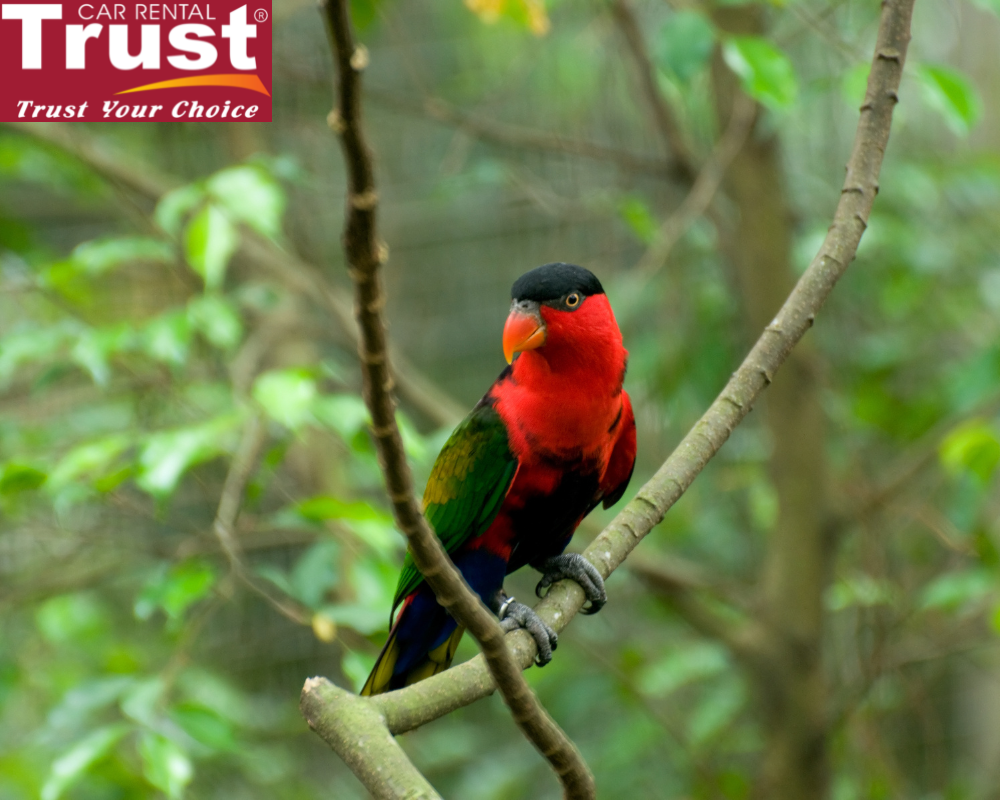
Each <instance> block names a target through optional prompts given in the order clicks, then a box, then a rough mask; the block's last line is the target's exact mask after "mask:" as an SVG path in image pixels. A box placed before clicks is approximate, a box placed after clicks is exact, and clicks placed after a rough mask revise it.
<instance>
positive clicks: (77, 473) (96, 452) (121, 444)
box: [48, 433, 132, 490]
mask: <svg viewBox="0 0 1000 800" xmlns="http://www.w3.org/2000/svg"><path fill="white" fill-rule="evenodd" d="M131 444H132V439H131V437H130V436H129V435H127V434H124V433H122V434H116V435H114V436H107V437H105V438H103V439H97V440H96V441H93V442H87V443H86V444H81V445H77V446H76V447H74V448H73V449H72V450H70V451H69V452H68V453H66V455H64V456H63V457H62V458H61V459H60V460H59V463H57V464H56V467H55V469H53V470H52V473H51V474H50V475H49V481H48V488H50V489H53V490H56V489H59V488H62V487H63V486H65V485H66V484H67V483H70V482H72V481H75V480H78V479H80V478H81V477H83V476H90V478H91V479H92V480H96V479H98V478H100V477H102V476H104V475H106V474H107V473H108V471H109V470H110V469H111V468H112V467H114V465H115V462H116V461H117V460H118V457H119V456H120V455H121V454H122V453H124V452H125V450H127V449H128V448H129V447H130V446H131Z"/></svg>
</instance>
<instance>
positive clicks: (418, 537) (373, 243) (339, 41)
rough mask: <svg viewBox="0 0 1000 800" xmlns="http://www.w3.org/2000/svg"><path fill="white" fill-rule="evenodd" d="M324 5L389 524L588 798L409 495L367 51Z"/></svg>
mask: <svg viewBox="0 0 1000 800" xmlns="http://www.w3.org/2000/svg"><path fill="white" fill-rule="evenodd" d="M323 8H324V11H325V17H326V21H327V23H328V32H329V35H330V44H331V49H332V50H333V56H334V60H335V62H336V66H337V76H338V83H339V85H338V89H339V91H338V95H339V98H338V104H337V106H336V108H335V110H334V111H332V112H330V115H329V117H328V119H327V121H328V123H329V125H330V128H331V129H332V130H333V131H335V132H336V133H337V134H338V135H339V136H340V142H341V146H342V149H343V152H344V161H345V163H346V167H347V178H348V187H347V204H346V205H347V219H346V222H345V225H344V238H343V243H344V253H345V255H346V259H347V264H348V269H349V270H350V273H351V278H352V279H353V281H354V284H355V302H356V313H357V317H358V325H359V327H360V329H361V337H360V346H359V357H360V359H361V365H362V375H363V378H364V396H365V403H366V405H367V406H368V409H369V412H370V413H371V417H372V430H371V432H372V437H373V438H374V439H375V447H376V450H377V452H378V455H379V464H380V466H381V468H382V472H383V475H384V477H385V482H386V489H387V491H388V495H389V499H390V501H391V502H392V507H393V512H394V516H395V518H396V524H397V525H398V526H399V528H400V530H401V531H402V532H403V533H404V534H405V535H406V538H407V541H408V543H409V549H410V552H411V553H412V554H413V559H414V561H415V562H416V565H417V568H418V569H419V570H420V572H421V574H423V576H424V578H426V580H427V583H428V584H429V585H430V587H431V589H432V590H433V591H434V594H435V596H436V597H437V600H438V603H440V604H441V605H442V606H443V607H444V608H445V609H446V610H447V611H448V613H450V614H451V616H452V617H454V618H455V620H456V621H457V622H458V624H459V625H460V626H461V627H464V628H466V629H467V630H468V631H469V632H470V633H471V634H472V635H473V636H474V637H475V639H476V641H477V642H478V643H479V646H480V648H481V650H482V653H483V656H484V658H485V659H486V662H487V664H488V665H489V670H490V674H491V675H492V676H493V680H494V681H495V682H496V685H497V686H498V687H499V689H500V693H501V695H502V696H503V699H504V702H505V703H506V704H507V705H508V707H509V708H510V710H511V714H512V716H513V717H514V721H515V722H516V723H517V724H518V726H519V727H520V728H521V730H522V732H523V733H524V734H525V736H526V737H527V738H528V739H529V741H531V742H532V744H534V745H535V747H536V748H538V750H539V752H541V753H542V755H544V756H545V757H546V758H547V759H548V760H549V762H550V763H551V765H552V768H553V769H554V770H555V772H556V774H557V775H558V776H559V778H560V780H561V781H562V783H563V788H564V790H565V795H566V797H567V798H594V797H596V789H595V786H594V778H593V775H591V773H590V770H589V769H588V768H587V765H586V763H585V762H584V760H583V758H582V756H581V755H580V753H579V751H578V750H577V749H576V746H575V745H574V744H573V743H572V742H571V741H570V740H569V738H567V736H566V734H564V733H563V732H562V730H561V729H560V728H559V726H558V725H557V724H556V723H555V721H554V720H553V719H552V718H551V717H550V716H549V715H548V713H547V712H546V711H545V709H544V708H542V706H541V704H540V703H539V702H538V698H536V697H535V695H534V693H533V692H532V691H531V689H530V688H529V687H528V684H527V682H526V681H525V679H524V675H523V674H522V671H521V667H520V666H519V665H518V664H517V663H516V662H515V661H514V659H513V658H512V656H511V653H510V651H509V650H508V649H507V645H506V643H505V642H504V632H503V630H502V629H501V627H500V624H499V622H498V621H497V619H496V617H494V616H493V614H492V613H491V612H490V611H489V610H488V609H487V608H486V606H485V605H483V603H482V602H481V601H480V599H479V598H478V597H477V596H476V595H475V594H474V593H473V592H472V590H471V589H470V588H469V587H468V585H467V584H466V583H465V581H464V580H463V578H462V576H461V574H460V573H459V572H458V570H457V569H456V568H455V565H454V564H452V562H451V559H449V558H448V555H447V553H446V552H445V550H444V548H443V547H442V545H441V542H440V540H439V539H438V538H437V536H436V535H435V534H434V532H433V530H431V528H430V526H429V525H428V524H427V521H426V520H425V519H424V517H423V515H422V514H421V512H420V508H419V506H418V505H417V501H416V498H415V497H414V495H413V487H412V478H411V475H410V468H409V465H408V464H407V462H406V455H405V453H404V451H403V440H402V438H401V436H400V433H399V427H398V426H397V424H396V408H395V400H394V399H393V396H392V388H393V383H392V377H391V375H390V372H389V360H388V355H387V352H386V344H387V342H386V332H385V324H384V322H383V319H382V309H383V308H384V306H385V295H384V294H383V291H382V285H381V274H380V267H381V265H382V263H383V262H384V261H385V260H386V258H387V256H388V248H387V247H386V245H385V244H384V243H382V242H380V241H379V239H378V236H377V230H376V210H377V208H378V194H377V193H376V190H375V176H374V167H373V163H372V157H371V151H370V150H369V148H368V144H367V142H366V141H365V139H364V134H363V132H362V128H361V80H360V78H361V71H362V70H363V69H364V68H365V66H366V65H367V62H368V52H367V50H365V48H364V47H361V46H356V45H355V43H354V37H353V33H352V31H351V24H350V17H349V12H348V6H347V0H327V2H325V4H324V7H323ZM320 687H321V684H317V682H316V681H311V682H309V683H307V684H306V686H305V687H304V688H303V712H304V713H305V714H306V719H307V720H308V721H309V724H310V726H312V727H314V728H318V727H322V726H323V725H324V724H325V723H324V721H323V720H321V719H318V718H317V717H316V716H315V715H314V714H312V713H310V710H311V706H310V702H311V699H310V695H311V694H312V691H311V690H312V689H318V688H320ZM355 707H356V708H361V706H355ZM348 738H349V739H350V742H353V741H354V740H353V738H351V737H348ZM328 741H329V740H328ZM331 744H333V742H331ZM350 746H351V747H353V744H350ZM338 752H341V754H342V755H344V758H345V761H347V762H348V763H349V764H351V765H352V766H354V764H356V763H357V758H356V757H355V756H356V753H355V754H354V755H345V754H344V753H343V752H342V751H341V750H339V749H338ZM352 759H353V760H352ZM356 772H357V773H358V775H359V777H361V778H363V779H364V778H365V777H366V776H367V777H368V778H369V779H370V780H371V781H372V783H369V784H368V786H369V789H371V790H372V791H374V792H376V793H379V796H386V797H394V796H399V795H397V794H395V793H394V790H392V788H391V787H389V786H387V785H386V784H385V783H384V782H383V781H382V776H383V775H384V771H380V770H378V769H375V770H374V771H373V772H372V771H364V770H362V771H358V770H356ZM407 796H410V795H409V794H407Z"/></svg>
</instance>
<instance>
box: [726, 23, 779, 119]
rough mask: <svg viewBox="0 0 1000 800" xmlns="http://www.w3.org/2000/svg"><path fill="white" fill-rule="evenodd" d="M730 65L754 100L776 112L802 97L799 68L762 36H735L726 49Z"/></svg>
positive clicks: (729, 40)
mask: <svg viewBox="0 0 1000 800" xmlns="http://www.w3.org/2000/svg"><path fill="white" fill-rule="evenodd" d="M722 54H723V56H724V58H725V59H726V64H728V65H729V68H730V69H731V70H732V71H733V72H735V73H736V74H737V75H738V76H739V78H740V80H741V81H742V83H743V88H744V90H745V91H746V92H747V94H749V95H750V96H751V97H753V98H754V99H756V100H759V101H760V102H761V103H763V104H764V105H766V106H767V107H769V108H773V109H786V108H788V107H790V106H791V105H792V104H793V103H794V102H795V98H796V96H797V95H798V79H797V78H796V76H795V67H793V66H792V62H791V60H789V58H788V56H786V55H785V54H784V53H782V52H781V50H779V49H778V48H777V47H775V46H774V45H773V44H771V43H770V42H769V41H768V40H767V39H764V38H762V37H760V36H733V37H731V38H729V39H727V40H726V41H725V42H724V43H723V45H722Z"/></svg>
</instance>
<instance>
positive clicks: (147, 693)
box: [119, 675, 167, 727]
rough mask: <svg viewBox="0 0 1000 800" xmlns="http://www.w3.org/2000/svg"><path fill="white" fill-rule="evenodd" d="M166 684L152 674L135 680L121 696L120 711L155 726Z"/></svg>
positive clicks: (145, 723) (138, 720)
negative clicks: (149, 676)
mask: <svg viewBox="0 0 1000 800" xmlns="http://www.w3.org/2000/svg"><path fill="white" fill-rule="evenodd" d="M166 688H167V685H166V683H165V682H164V680H163V678H161V677H160V676H158V675H157V676H154V677H152V678H146V679H145V680H142V681H138V682H136V683H135V684H134V685H133V686H132V687H131V688H130V689H129V690H128V691H127V692H126V693H125V696H124V697H122V700H121V703H119V706H120V708H121V710H122V713H123V714H124V715H125V716H126V717H128V718H129V719H132V720H135V721H136V722H138V723H139V724H141V725H145V726H147V727H155V726H157V725H158V724H159V721H160V716H161V715H160V707H161V704H162V701H163V693H164V692H165V691H166Z"/></svg>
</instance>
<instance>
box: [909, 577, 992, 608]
mask: <svg viewBox="0 0 1000 800" xmlns="http://www.w3.org/2000/svg"><path fill="white" fill-rule="evenodd" d="M998 588H1000V586H998V584H997V579H996V578H995V577H994V576H993V575H991V574H990V573H989V572H987V571H986V570H983V569H970V570H963V571H961V572H949V573H947V574H945V575H939V576H938V577H937V578H935V579H934V580H932V581H931V582H930V583H929V584H927V586H925V587H924V590H923V591H922V592H921V593H920V608H922V609H925V610H927V609H940V610H942V611H951V612H955V611H960V610H962V609H963V608H964V607H966V606H968V605H969V604H971V603H974V602H976V601H977V600H980V599H981V598H983V597H985V596H986V595H988V594H989V593H991V592H993V591H996V590H997V589H998Z"/></svg>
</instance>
